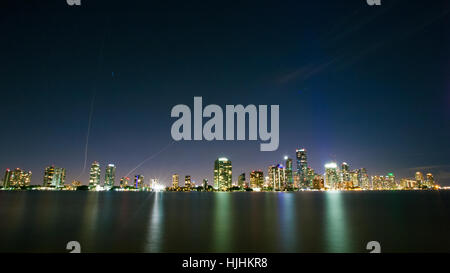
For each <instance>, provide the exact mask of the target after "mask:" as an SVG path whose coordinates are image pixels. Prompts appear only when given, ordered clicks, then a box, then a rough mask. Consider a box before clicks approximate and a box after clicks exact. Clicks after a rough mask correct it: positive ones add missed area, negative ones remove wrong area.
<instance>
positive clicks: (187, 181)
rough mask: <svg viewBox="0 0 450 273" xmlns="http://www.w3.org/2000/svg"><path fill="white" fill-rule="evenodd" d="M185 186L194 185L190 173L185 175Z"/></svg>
mask: <svg viewBox="0 0 450 273" xmlns="http://www.w3.org/2000/svg"><path fill="white" fill-rule="evenodd" d="M184 186H185V187H186V188H191V187H192V181H191V176H190V175H186V176H185V177H184Z"/></svg>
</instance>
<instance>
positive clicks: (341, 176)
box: [2, 149, 439, 191]
mask: <svg viewBox="0 0 450 273" xmlns="http://www.w3.org/2000/svg"><path fill="white" fill-rule="evenodd" d="M295 159H296V169H295V170H294V167H293V160H292V159H291V158H289V157H287V156H286V157H285V158H284V165H283V164H276V165H271V166H269V167H268V169H267V173H266V175H265V174H264V172H263V171H262V170H253V171H251V172H250V173H249V177H248V179H247V176H246V173H242V174H240V175H239V176H238V178H237V181H234V182H233V175H232V173H233V172H232V163H231V160H229V159H228V158H225V157H222V158H218V159H217V160H216V161H215V162H214V181H213V183H212V185H209V184H208V180H207V179H203V181H202V183H201V184H200V185H196V184H195V181H193V180H192V179H191V176H190V175H186V176H185V177H184V185H182V184H181V183H180V176H179V175H178V174H173V175H172V185H171V186H170V187H167V188H165V187H164V186H162V185H161V184H160V183H159V181H158V180H157V179H156V178H154V179H151V180H150V182H149V183H145V180H144V176H143V175H135V176H134V178H133V179H131V178H130V177H122V178H121V179H120V181H119V185H118V186H116V183H115V182H116V166H115V165H114V164H108V165H107V166H106V169H105V175H104V179H103V181H102V176H101V168H100V164H99V163H98V162H97V161H95V162H93V163H92V165H91V168H90V173H89V183H88V185H82V183H81V182H80V181H73V182H72V184H70V185H66V184H65V179H66V170H65V169H64V168H59V167H55V166H49V167H47V168H45V170H44V176H43V184H42V186H39V189H44V190H45V189H52V190H54V189H72V190H73V189H79V188H80V187H83V188H84V189H87V190H111V189H116V190H158V191H159V190H162V189H164V188H165V189H167V190H170V191H191V190H205V191H229V190H254V191H294V190H397V189H437V188H439V186H438V185H437V184H436V183H435V181H434V177H433V175H432V174H431V173H428V174H426V176H425V177H424V175H423V174H422V173H421V172H417V173H416V174H415V177H414V178H413V179H407V178H403V179H401V180H400V181H398V180H396V177H395V176H394V174H393V173H388V174H387V175H376V176H372V177H369V175H368V173H367V170H366V169H365V168H360V169H353V170H351V169H350V166H349V164H347V163H345V162H344V163H342V164H341V165H340V166H338V165H337V164H336V163H334V162H332V163H328V164H325V166H324V167H325V172H324V173H323V174H318V173H316V171H315V170H314V169H313V168H311V167H310V166H308V158H307V151H306V150H305V149H297V150H296V156H295ZM31 175H32V173H31V172H30V171H24V170H21V169H19V168H17V169H15V170H10V169H7V170H6V172H5V176H4V179H3V183H2V186H3V189H11V190H13V189H24V188H29V187H31V186H30V182H31ZM34 188H36V187H34Z"/></svg>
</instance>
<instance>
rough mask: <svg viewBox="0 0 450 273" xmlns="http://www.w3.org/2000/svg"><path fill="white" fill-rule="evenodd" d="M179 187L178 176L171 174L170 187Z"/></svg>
mask: <svg viewBox="0 0 450 273" xmlns="http://www.w3.org/2000/svg"><path fill="white" fill-rule="evenodd" d="M179 185H180V176H179V175H178V174H173V175H172V187H173V188H178V186H179Z"/></svg>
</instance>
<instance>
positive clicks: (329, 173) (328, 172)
mask: <svg viewBox="0 0 450 273" xmlns="http://www.w3.org/2000/svg"><path fill="white" fill-rule="evenodd" d="M339 180H340V179H339V174H338V170H337V164H336V163H334V162H331V163H327V164H325V185H326V187H328V188H329V189H331V190H340V189H341V188H340V183H339Z"/></svg>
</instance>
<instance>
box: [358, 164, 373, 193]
mask: <svg viewBox="0 0 450 273" xmlns="http://www.w3.org/2000/svg"><path fill="white" fill-rule="evenodd" d="M359 172H360V175H361V179H360V184H361V188H362V189H364V190H370V189H371V188H372V186H371V185H370V179H369V175H368V174H367V170H366V169H365V168H361V169H359Z"/></svg>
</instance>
